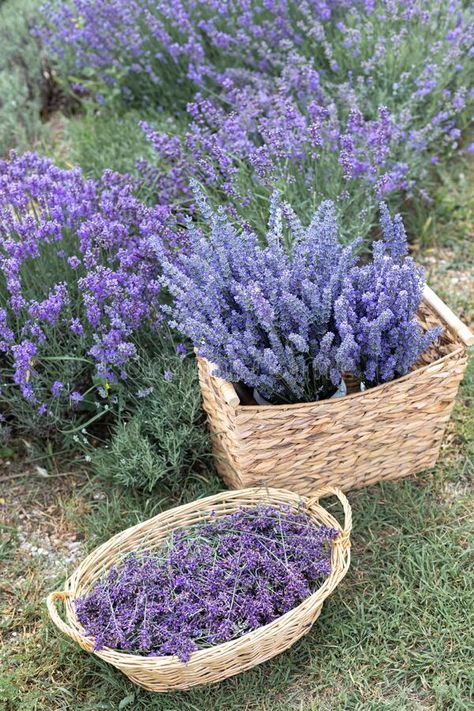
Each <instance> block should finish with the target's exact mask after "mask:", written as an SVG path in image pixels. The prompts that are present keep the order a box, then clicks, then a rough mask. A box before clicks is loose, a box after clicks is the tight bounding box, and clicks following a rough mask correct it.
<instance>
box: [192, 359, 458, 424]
mask: <svg viewBox="0 0 474 711" xmlns="http://www.w3.org/2000/svg"><path fill="white" fill-rule="evenodd" d="M466 352H467V348H466V346H464V345H459V346H458V347H457V348H456V349H455V350H453V351H451V352H450V353H446V355H444V356H441V358H437V359H436V360H433V361H431V362H430V363H426V364H425V365H421V366H420V367H418V368H414V369H413V370H410V372H409V373H406V374H405V375H402V376H401V377H400V378H396V379H395V380H390V381H389V382H388V383H380V385H375V386H374V387H373V388H369V389H368V390H363V391H361V392H356V393H348V394H347V395H344V397H343V399H344V402H347V401H348V400H354V399H356V398H360V397H367V396H369V395H371V394H373V393H375V394H379V393H381V392H382V391H384V390H389V389H393V388H396V387H397V386H398V385H399V384H404V383H405V382H406V381H407V380H410V378H414V377H416V376H417V375H418V373H424V372H425V371H427V370H429V369H430V368H436V366H439V365H440V364H442V363H444V361H446V360H449V359H451V358H454V357H455V356H459V355H464V354H465V353H466ZM196 357H197V359H198V360H200V361H201V362H202V363H204V364H205V367H206V368H207V369H208V371H209V376H210V377H211V378H214V379H216V378H218V377H219V376H215V375H213V374H212V372H211V367H212V366H211V363H210V361H208V360H207V358H204V357H203V356H200V355H198V354H196ZM224 382H225V383H227V384H228V385H230V386H231V387H232V388H234V390H235V387H234V383H231V382H230V381H229V380H225V381H224ZM235 393H236V394H237V391H236V390H235ZM339 400H340V398H327V399H325V400H312V401H311V402H295V403H288V404H287V405H242V403H240V402H239V404H238V405H237V406H236V407H232V408H231V409H232V410H235V411H237V410H238V411H239V413H244V412H248V413H249V414H250V413H257V412H265V413H267V414H268V412H282V411H287V410H297V409H301V408H310V407H322V406H325V407H326V406H329V407H331V406H332V407H337V406H338V405H340V402H339Z"/></svg>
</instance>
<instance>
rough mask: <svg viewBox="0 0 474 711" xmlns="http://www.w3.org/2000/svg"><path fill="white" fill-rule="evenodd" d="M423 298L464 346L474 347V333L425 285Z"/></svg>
mask: <svg viewBox="0 0 474 711" xmlns="http://www.w3.org/2000/svg"><path fill="white" fill-rule="evenodd" d="M423 298H424V300H425V301H426V303H427V304H429V305H430V306H431V308H432V309H434V310H435V311H436V313H437V314H438V316H439V317H440V318H441V320H442V321H444V322H445V323H446V324H447V325H448V326H449V328H450V329H451V330H452V331H454V333H455V334H456V335H457V337H458V338H459V339H460V340H461V341H462V342H463V343H464V344H465V345H466V346H474V333H472V331H471V330H470V329H469V328H468V327H467V326H466V324H465V323H463V322H462V321H461V319H459V318H458V317H457V316H456V314H454V313H453V312H452V311H451V309H450V308H449V306H447V305H446V304H445V303H444V301H443V300H442V299H440V298H439V296H438V295H437V294H435V292H434V291H433V289H431V288H430V287H429V286H428V285H427V284H426V285H425V288H424V289H423Z"/></svg>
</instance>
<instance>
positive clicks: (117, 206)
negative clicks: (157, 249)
mask: <svg viewBox="0 0 474 711" xmlns="http://www.w3.org/2000/svg"><path fill="white" fill-rule="evenodd" d="M166 216H167V211H166V210H165V209H164V208H162V207H155V208H149V207H146V206H145V205H143V204H142V203H140V202H139V201H138V200H137V199H136V198H135V197H133V195H132V192H131V188H130V186H129V185H127V184H126V182H124V181H122V180H117V179H116V177H114V176H113V175H112V174H110V173H105V174H104V176H103V178H102V180H100V181H98V182H94V181H91V180H87V179H85V178H84V177H83V175H82V174H81V172H80V170H79V169H72V170H63V169H60V168H57V167H55V166H54V165H53V164H52V163H51V161H49V160H48V159H46V158H40V157H39V156H37V155H36V154H34V153H27V154H25V155H23V156H21V157H19V156H16V155H15V154H14V153H12V155H11V157H10V159H9V160H7V161H0V238H1V239H0V298H1V305H0V367H1V388H0V401H3V402H4V403H12V402H14V403H17V404H18V403H19V400H20V401H21V400H23V403H22V404H21V403H20V404H18V406H17V405H15V407H16V408H17V414H18V413H19V412H21V409H22V407H24V406H25V405H26V406H27V407H26V411H27V412H28V413H30V416H31V415H32V413H34V418H33V419H34V420H36V421H37V426H38V427H40V428H41V427H42V428H44V429H53V430H54V429H55V428H57V427H58V426H59V427H60V428H62V427H63V426H64V424H65V419H66V413H67V412H70V413H71V412H74V411H76V410H77V409H83V408H86V409H89V410H91V412H92V414H91V416H92V418H93V419H94V418H96V417H98V416H99V415H101V414H103V413H104V408H105V410H107V408H108V406H109V403H110V401H111V397H112V396H113V390H114V386H115V384H116V383H117V382H118V381H119V380H123V379H125V378H126V377H127V372H126V370H127V364H128V362H129V361H131V359H133V358H134V357H135V356H136V352H137V351H136V339H137V336H138V334H139V333H142V332H144V331H146V330H147V329H149V330H153V329H156V328H158V326H159V324H160V320H161V317H160V315H159V313H158V311H157V308H156V304H157V298H158V296H159V293H160V284H159V275H160V268H159V263H158V262H157V259H156V254H155V253H154V250H153V249H152V247H151V245H150V241H149V237H150V235H154V236H156V235H159V236H160V238H161V239H162V240H164V243H166V242H167V240H168V238H169V233H168V230H167V227H166V226H165V218H166ZM20 395H21V396H22V398H20V397H19V396H20ZM20 419H21V418H20Z"/></svg>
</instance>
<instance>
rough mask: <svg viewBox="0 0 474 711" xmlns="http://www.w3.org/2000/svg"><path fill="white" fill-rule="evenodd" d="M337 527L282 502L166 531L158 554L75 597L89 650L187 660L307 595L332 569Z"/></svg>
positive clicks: (130, 561)
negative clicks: (92, 642) (167, 535)
mask: <svg viewBox="0 0 474 711" xmlns="http://www.w3.org/2000/svg"><path fill="white" fill-rule="evenodd" d="M337 534H338V531H337V530H336V529H331V528H328V527H326V526H316V525H315V524H314V523H313V522H312V521H311V519H310V518H309V516H308V515H307V514H306V513H305V512H304V511H302V510H301V511H296V512H294V511H291V510H290V509H289V508H288V507H283V506H282V507H276V506H270V505H261V506H258V507H255V508H248V509H241V510H239V511H236V512H235V513H233V514H229V515H226V516H222V517H219V518H215V519H212V518H211V519H210V521H209V522H208V523H204V524H199V525H198V526H195V527H194V528H192V529H188V530H184V531H176V532H174V533H173V534H172V535H171V536H170V538H169V540H168V541H167V542H166V543H165V544H164V545H163V546H162V548H161V549H158V550H157V551H154V552H147V551H145V552H143V553H139V554H132V555H130V556H128V557H127V558H125V560H124V561H123V562H122V563H121V564H120V565H118V566H116V567H114V568H112V569H111V570H110V571H109V572H108V573H107V575H106V576H105V577H104V578H103V580H101V581H100V582H98V583H96V584H95V586H94V587H93V589H92V590H91V591H90V592H89V593H88V594H87V595H86V596H84V597H83V598H82V599H79V600H78V601H77V602H76V610H77V615H78V618H79V621H80V622H81V624H82V625H83V627H84V629H85V632H86V634H88V635H91V636H92V637H94V638H95V648H96V649H97V650H99V649H102V648H103V647H104V646H107V647H111V648H113V649H118V650H121V651H127V652H134V653H137V654H142V655H147V656H163V655H175V656H177V657H179V658H180V659H181V661H183V662H186V661H188V659H189V657H190V655H191V653H192V652H193V651H195V650H197V649H203V648H206V647H210V646H213V645H216V644H219V643H222V642H228V641H229V640H232V639H236V638H238V637H241V636H242V635H244V634H246V633H248V632H250V631H252V630H255V629H257V628H258V627H261V626H262V625H265V624H268V623H269V622H272V621H273V620H275V619H276V618H278V617H280V616H281V615H283V614H285V612H288V611H289V610H291V609H293V608H294V607H296V606H297V605H298V604H299V603H301V602H302V601H303V600H304V599H305V598H307V597H308V596H309V595H311V594H312V593H313V592H314V591H315V590H316V589H317V588H318V587H319V585H320V584H321V582H322V580H323V579H324V578H326V577H327V576H328V575H329V574H330V572H331V541H333V540H334V538H335V537H336V536H337Z"/></svg>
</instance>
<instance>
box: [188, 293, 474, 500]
mask: <svg viewBox="0 0 474 711" xmlns="http://www.w3.org/2000/svg"><path fill="white" fill-rule="evenodd" d="M419 319H420V321H421V323H422V325H423V326H424V327H426V328H429V327H431V326H433V325H435V324H439V323H441V324H442V325H443V326H444V327H445V330H444V332H443V334H442V336H441V338H440V339H439V340H438V342H437V343H436V344H435V345H433V346H432V347H431V348H430V349H429V350H428V351H427V352H426V353H425V354H424V355H423V357H422V359H421V361H420V362H419V363H417V365H416V367H415V368H414V369H413V370H412V371H411V372H410V373H408V374H407V375H405V376H404V377H402V378H399V379H398V380H395V381H392V382H390V383H385V384H383V385H379V386H378V387H375V388H372V389H370V390H367V391H365V392H357V393H354V394H350V395H346V396H345V397H342V398H336V399H332V400H324V401H320V402H313V403H302V404H297V405H272V406H261V405H256V406H252V405H250V406H248V405H241V404H240V400H239V397H238V396H237V393H236V391H235V389H234V387H233V385H232V384H231V383H228V382H226V381H224V380H222V379H220V378H216V377H214V376H213V375H212V370H213V368H212V366H211V365H210V364H209V363H208V362H207V361H206V360H204V359H202V358H198V366H199V380H200V384H201V392H202V397H203V404H204V409H205V410H206V412H207V415H208V422H209V427H210V431H211V435H212V441H213V452H214V460H215V464H216V467H217V470H218V472H219V473H220V475H221V476H222V478H223V479H224V481H225V482H226V484H227V485H228V486H229V487H230V488H232V489H240V488H243V487H247V486H258V485H262V484H266V485H269V486H276V487H284V488H287V489H291V490H292V491H296V492H298V493H299V494H302V495H307V494H309V493H310V492H311V491H312V490H314V489H317V488H319V487H321V486H325V485H331V486H337V487H339V488H341V489H343V490H344V491H347V490H349V489H356V488H359V487H363V486H369V485H371V484H375V483H376V482H378V481H381V480H386V479H398V478H400V477H405V476H408V475H409V474H415V473H416V472H419V471H422V470H423V469H427V468H429V467H431V466H433V465H434V464H435V462H436V460H437V458H438V454H439V449H440V445H441V440H442V438H443V434H444V430H445V427H446V424H447V422H448V420H449V417H450V415H451V410H452V407H453V404H454V400H455V397H456V393H457V391H458V387H459V384H460V382H461V380H462V377H463V374H464V370H465V368H466V364H467V349H466V347H467V346H468V345H473V344H474V335H473V334H472V333H471V332H470V331H469V329H468V328H467V327H466V326H465V325H464V324H463V323H462V322H461V321H460V320H459V319H458V318H457V317H456V316H455V315H454V314H453V313H452V311H451V310H450V309H449V308H448V307H447V306H446V305H445V304H444V303H443V302H442V301H441V299H439V297H437V296H436V294H435V293H434V292H433V291H432V290H431V289H430V288H429V287H426V289H425V292H424V300H423V304H422V306H421V308H420V312H419Z"/></svg>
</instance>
